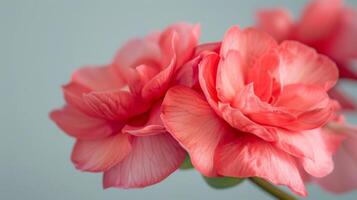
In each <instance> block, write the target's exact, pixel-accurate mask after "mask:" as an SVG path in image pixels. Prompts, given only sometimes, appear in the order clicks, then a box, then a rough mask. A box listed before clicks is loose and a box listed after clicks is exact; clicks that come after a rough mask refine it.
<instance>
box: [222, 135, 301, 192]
mask: <svg viewBox="0 0 357 200" xmlns="http://www.w3.org/2000/svg"><path fill="white" fill-rule="evenodd" d="M215 163H216V164H217V171H218V173H219V174H221V175H223V176H229V177H254V176H256V177H260V178H264V179H266V180H268V181H270V182H272V183H274V184H277V185H286V186H288V187H289V188H290V189H291V190H293V191H294V192H295V193H297V194H299V195H301V196H306V195H307V192H306V189H305V186H304V182H303V180H302V178H301V175H300V173H299V169H298V166H297V165H298V164H297V163H296V161H295V158H293V157H292V156H290V155H289V154H287V153H285V152H284V151H281V150H280V149H278V148H276V147H274V146H273V145H272V144H270V143H268V142H265V141H263V140H261V139H259V138H257V137H255V136H253V135H249V134H245V133H241V134H235V135H231V136H229V137H225V138H224V140H222V143H220V144H219V146H218V148H217V151H216V156H215Z"/></svg>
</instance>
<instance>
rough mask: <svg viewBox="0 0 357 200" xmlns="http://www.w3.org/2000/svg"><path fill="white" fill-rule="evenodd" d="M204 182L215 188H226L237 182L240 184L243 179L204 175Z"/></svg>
mask: <svg viewBox="0 0 357 200" xmlns="http://www.w3.org/2000/svg"><path fill="white" fill-rule="evenodd" d="M203 178H204V179H205V181H206V183H207V184H208V185H209V186H211V187H213V188H215V189H226V188H231V187H234V186H236V185H238V184H240V183H241V182H242V181H243V180H244V179H243V178H232V177H216V178H210V177H205V176H203Z"/></svg>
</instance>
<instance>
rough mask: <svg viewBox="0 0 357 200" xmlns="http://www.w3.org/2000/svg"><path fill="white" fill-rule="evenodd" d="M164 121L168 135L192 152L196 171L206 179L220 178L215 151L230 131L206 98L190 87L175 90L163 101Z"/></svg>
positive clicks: (175, 88)
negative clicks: (215, 167) (208, 177)
mask: <svg viewBox="0 0 357 200" xmlns="http://www.w3.org/2000/svg"><path fill="white" fill-rule="evenodd" d="M162 119H163V122H164V124H165V126H166V128H167V130H168V132H169V133H171V135H173V137H174V138H176V140H177V141H178V142H179V143H180V144H181V145H182V146H183V147H184V148H185V149H186V150H187V151H188V153H189V154H190V158H191V161H192V164H193V165H194V166H195V168H196V169H197V170H199V171H200V172H201V173H202V174H204V175H205V176H216V172H215V169H214V164H213V156H214V151H215V149H216V145H217V144H218V142H219V140H220V138H221V137H222V136H224V134H225V133H226V132H227V131H229V130H230V129H229V128H228V127H227V125H226V123H225V122H224V121H222V120H221V119H220V118H219V117H218V116H217V115H216V114H215V113H214V111H213V110H212V109H211V108H210V106H209V104H208V103H207V102H206V101H205V100H204V97H203V96H202V95H199V94H198V93H196V92H195V91H193V90H191V89H189V88H186V87H182V86H176V87H174V88H171V89H170V90H169V91H168V93H167V95H166V97H165V99H164V102H163V107H162Z"/></svg>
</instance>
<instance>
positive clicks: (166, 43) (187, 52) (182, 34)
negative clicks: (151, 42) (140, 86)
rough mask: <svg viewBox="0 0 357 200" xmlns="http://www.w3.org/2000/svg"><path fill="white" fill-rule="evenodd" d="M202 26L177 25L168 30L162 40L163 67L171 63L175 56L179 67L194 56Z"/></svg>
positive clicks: (164, 32)
mask: <svg viewBox="0 0 357 200" xmlns="http://www.w3.org/2000/svg"><path fill="white" fill-rule="evenodd" d="M200 29H201V28H200V25H192V24H188V23H176V24H173V25H171V26H169V27H168V28H166V29H165V30H164V31H163V33H162V35H161V38H160V45H161V50H162V52H163V55H164V58H163V65H164V66H165V65H167V64H168V63H170V61H169V60H171V58H172V57H173V56H174V55H175V56H176V58H177V61H176V62H177V63H176V65H177V66H182V65H183V64H184V63H185V62H187V61H188V60H189V59H190V58H191V57H192V56H193V54H194V51H195V48H196V46H197V44H198V39H199V35H200Z"/></svg>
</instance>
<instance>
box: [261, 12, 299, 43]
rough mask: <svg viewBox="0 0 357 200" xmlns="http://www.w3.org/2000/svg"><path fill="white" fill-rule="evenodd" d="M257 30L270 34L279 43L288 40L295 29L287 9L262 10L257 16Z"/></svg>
mask: <svg viewBox="0 0 357 200" xmlns="http://www.w3.org/2000/svg"><path fill="white" fill-rule="evenodd" d="M256 18H257V28H258V29H260V30H263V31H266V32H268V33H269V34H270V35H271V36H273V37H274V38H275V39H276V40H277V41H278V42H281V41H283V40H285V39H287V38H288V37H289V35H290V33H291V31H292V28H293V25H294V24H293V23H294V22H293V19H292V17H291V15H290V13H289V11H287V10H285V9H279V8H277V9H269V10H260V11H258V13H257V15H256Z"/></svg>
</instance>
